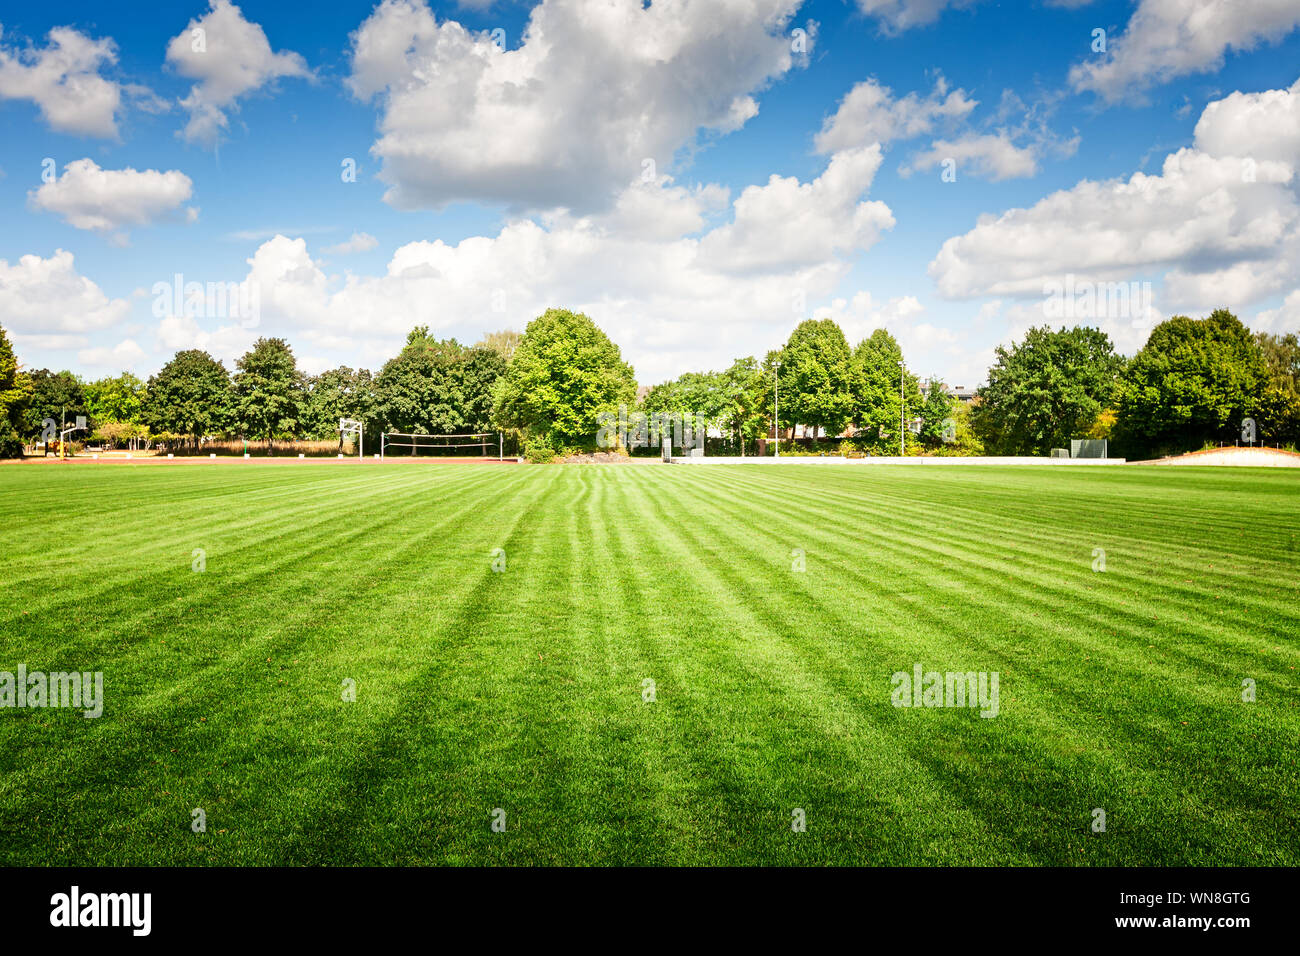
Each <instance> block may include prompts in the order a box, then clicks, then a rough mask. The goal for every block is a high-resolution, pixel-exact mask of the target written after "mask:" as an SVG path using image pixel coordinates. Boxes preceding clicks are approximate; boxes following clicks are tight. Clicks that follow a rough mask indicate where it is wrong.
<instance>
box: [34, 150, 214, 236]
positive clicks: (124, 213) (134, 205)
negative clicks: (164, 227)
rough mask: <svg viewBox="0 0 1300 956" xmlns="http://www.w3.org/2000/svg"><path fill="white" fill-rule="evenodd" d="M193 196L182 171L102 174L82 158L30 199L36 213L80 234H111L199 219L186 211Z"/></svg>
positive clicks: (191, 210) (111, 171)
mask: <svg viewBox="0 0 1300 956" xmlns="http://www.w3.org/2000/svg"><path fill="white" fill-rule="evenodd" d="M192 193H193V183H192V182H191V180H190V178H189V177H188V176H186V175H185V174H184V173H182V172H181V171H180V170H177V169H170V170H168V171H167V172H165V173H164V172H159V171H158V170H156V169H146V170H145V171H143V172H139V171H137V170H135V169H131V168H130V167H128V168H126V169H100V168H99V166H98V165H96V163H95V161H94V160H92V159H78V160H75V161H74V162H71V163H69V164H68V165H67V166H66V167H64V170H63V175H62V176H60V177H59V178H58V179H55V180H53V181H51V182H48V183H45V184H44V185H43V186H41V187H40V188H39V189H35V190H32V191H30V192H28V194H27V197H28V202H29V203H30V204H31V205H32V207H33V208H34V209H40V210H43V211H45V212H52V213H55V214H56V215H59V216H62V217H63V219H64V220H65V221H66V222H67V223H68V224H69V225H71V226H73V227H75V228H77V229H90V230H95V231H99V232H107V231H111V230H114V229H121V228H123V227H127V226H144V225H148V224H149V223H152V222H156V221H158V220H160V219H164V218H167V217H169V216H170V217H176V218H179V217H181V216H185V217H186V218H188V219H190V220H193V219H194V218H195V217H196V216H197V215H198V211H197V210H196V209H194V207H192V206H191V207H188V208H187V209H185V210H184V211H183V212H182V209H181V207H182V204H184V203H185V202H187V201H188V200H189V199H190V197H191V195H192Z"/></svg>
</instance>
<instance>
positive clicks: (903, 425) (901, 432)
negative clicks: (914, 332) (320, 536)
mask: <svg viewBox="0 0 1300 956" xmlns="http://www.w3.org/2000/svg"><path fill="white" fill-rule="evenodd" d="M903 367H904V366H903V360H902V359H899V360H898V454H899V457H901V458H906V457H907V407H906V405H905V404H904V403H905V402H906V399H904V398H903Z"/></svg>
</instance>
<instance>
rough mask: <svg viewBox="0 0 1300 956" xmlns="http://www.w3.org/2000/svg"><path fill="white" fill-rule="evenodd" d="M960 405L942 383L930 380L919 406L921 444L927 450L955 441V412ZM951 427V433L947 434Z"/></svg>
mask: <svg viewBox="0 0 1300 956" xmlns="http://www.w3.org/2000/svg"><path fill="white" fill-rule="evenodd" d="M959 404H961V403H960V402H958V401H957V400H956V399H955V398H953V397H952V396H951V395H949V394H948V393H947V392H946V391H945V390H944V385H943V382H941V381H939V379H937V378H931V379H930V381H929V383H928V384H927V386H926V390H925V401H924V403H923V404H922V405H921V408H920V415H921V443H922V444H923V445H924V446H925V447H926V448H929V449H935V448H942V447H943V446H944V445H947V444H950V443H951V442H953V441H955V440H956V431H955V430H956V423H957V419H956V412H957V406H958V405H959ZM950 426H951V428H952V429H953V431H952V432H951V433H949V432H948V428H949V427H950Z"/></svg>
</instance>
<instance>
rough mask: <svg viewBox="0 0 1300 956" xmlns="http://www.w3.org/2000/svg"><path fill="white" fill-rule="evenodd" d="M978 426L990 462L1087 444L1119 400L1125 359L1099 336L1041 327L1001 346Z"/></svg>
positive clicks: (976, 416)
mask: <svg viewBox="0 0 1300 956" xmlns="http://www.w3.org/2000/svg"><path fill="white" fill-rule="evenodd" d="M995 354H996V356H997V358H996V361H995V362H994V364H993V367H992V368H990V369H989V376H988V382H987V384H985V385H984V386H982V387H981V388H980V390H979V392H978V396H979V403H978V404H977V405H976V407H975V408H974V410H973V416H972V418H973V424H974V426H975V430H976V432H977V433H978V434H979V436H980V438H981V439H982V440H983V442H984V444H985V446H986V447H987V448H988V450H989V452H990V453H991V454H996V455H1047V454H1050V453H1051V450H1052V449H1053V448H1065V447H1069V444H1070V439H1072V438H1082V437H1084V436H1085V435H1086V434H1087V432H1088V430H1089V429H1090V428H1091V427H1092V424H1093V422H1094V421H1096V419H1097V416H1098V414H1099V413H1100V412H1101V411H1102V410H1103V409H1104V408H1106V407H1107V406H1108V404H1109V403H1110V402H1111V401H1112V400H1113V399H1114V396H1115V389H1116V382H1117V380H1118V376H1119V373H1120V370H1121V369H1122V368H1123V365H1124V360H1123V358H1122V357H1121V356H1120V355H1118V354H1117V353H1116V352H1115V348H1114V346H1113V345H1111V341H1110V338H1109V336H1107V335H1106V333H1105V332H1102V331H1101V330H1100V329H1094V328H1087V327H1085V326H1075V327H1074V328H1071V329H1065V328H1062V329H1059V330H1057V331H1053V330H1052V329H1050V328H1048V327H1047V326H1036V327H1034V328H1031V329H1030V330H1029V331H1028V332H1027V333H1025V338H1024V340H1023V341H1021V342H1019V343H1017V344H1013V345H1012V346H1011V347H1010V348H1007V347H1005V346H1001V345H1000V346H998V347H997V349H996V351H995Z"/></svg>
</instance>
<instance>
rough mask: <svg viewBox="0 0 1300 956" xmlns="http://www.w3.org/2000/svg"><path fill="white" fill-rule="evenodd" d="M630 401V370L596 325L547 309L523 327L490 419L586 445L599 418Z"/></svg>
mask: <svg viewBox="0 0 1300 956" xmlns="http://www.w3.org/2000/svg"><path fill="white" fill-rule="evenodd" d="M635 398H636V379H635V377H634V375H633V372H632V366H630V365H628V364H627V363H626V362H624V361H623V357H622V355H621V354H620V353H619V350H618V346H617V345H615V344H614V343H613V342H611V341H610V340H609V337H608V336H606V335H605V333H604V332H602V331H601V330H600V329H599V328H597V326H596V323H595V322H593V321H592V320H591V319H590V318H588V317H587V316H585V315H583V314H582V313H579V312H570V311H568V310H566V309H547V310H546V312H544V313H543V314H542V315H540V316H538V317H537V318H536V319H534V320H533V321H532V322H530V323H528V328H527V329H525V330H524V337H523V340H522V341H521V342H520V343H519V348H518V349H517V350H516V351H515V356H514V359H513V360H512V361H511V362H510V367H509V369H508V370H507V371H506V374H505V375H504V376H502V378H501V380H500V381H499V382H498V383H497V387H496V391H495V399H496V406H495V415H496V417H497V419H498V421H500V422H501V424H503V425H505V426H507V427H511V428H522V429H527V430H528V431H529V432H530V433H534V434H537V435H545V436H554V437H555V438H556V439H558V440H559V441H561V442H566V443H571V444H582V445H589V444H592V443H594V441H595V437H596V432H597V428H598V423H597V418H598V416H599V414H600V413H601V412H613V413H617V411H618V406H619V405H630V404H631V403H632V402H633V401H634V400H635Z"/></svg>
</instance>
